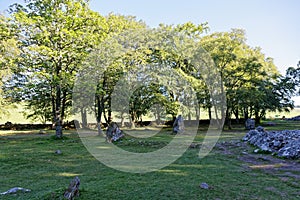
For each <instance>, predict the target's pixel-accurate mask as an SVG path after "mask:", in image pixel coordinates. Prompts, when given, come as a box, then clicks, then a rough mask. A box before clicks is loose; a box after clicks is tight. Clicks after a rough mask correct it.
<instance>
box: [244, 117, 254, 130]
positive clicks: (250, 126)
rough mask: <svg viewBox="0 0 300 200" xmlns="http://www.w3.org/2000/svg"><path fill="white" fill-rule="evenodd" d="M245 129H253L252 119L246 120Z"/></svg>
mask: <svg viewBox="0 0 300 200" xmlns="http://www.w3.org/2000/svg"><path fill="white" fill-rule="evenodd" d="M245 128H246V129H247V130H253V129H255V120H253V119H247V120H246V122H245Z"/></svg>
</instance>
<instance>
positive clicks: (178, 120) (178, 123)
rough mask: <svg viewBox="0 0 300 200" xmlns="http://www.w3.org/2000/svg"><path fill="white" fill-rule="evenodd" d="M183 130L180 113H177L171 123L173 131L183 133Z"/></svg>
mask: <svg viewBox="0 0 300 200" xmlns="http://www.w3.org/2000/svg"><path fill="white" fill-rule="evenodd" d="M183 132H184V120H183V117H182V116H181V115H178V117H177V118H176V119H175V121H174V123H173V133H175V134H177V133H183Z"/></svg>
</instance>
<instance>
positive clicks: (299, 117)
mask: <svg viewBox="0 0 300 200" xmlns="http://www.w3.org/2000/svg"><path fill="white" fill-rule="evenodd" d="M287 120H291V121H300V115H299V116H296V117H292V118H288V119H287Z"/></svg>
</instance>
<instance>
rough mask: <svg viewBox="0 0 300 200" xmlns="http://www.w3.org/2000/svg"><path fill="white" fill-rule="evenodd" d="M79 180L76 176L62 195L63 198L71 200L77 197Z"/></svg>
mask: <svg viewBox="0 0 300 200" xmlns="http://www.w3.org/2000/svg"><path fill="white" fill-rule="evenodd" d="M79 185H80V179H79V178H78V177H77V176H76V177H75V178H74V179H73V180H72V181H71V183H70V185H69V187H68V189H67V190H66V191H65V193H64V197H65V198H66V199H68V200H73V199H74V198H75V197H78V196H79Z"/></svg>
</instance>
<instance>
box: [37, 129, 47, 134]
mask: <svg viewBox="0 0 300 200" xmlns="http://www.w3.org/2000/svg"><path fill="white" fill-rule="evenodd" d="M46 133H47V132H46V131H44V130H40V131H39V134H41V135H42V134H46Z"/></svg>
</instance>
